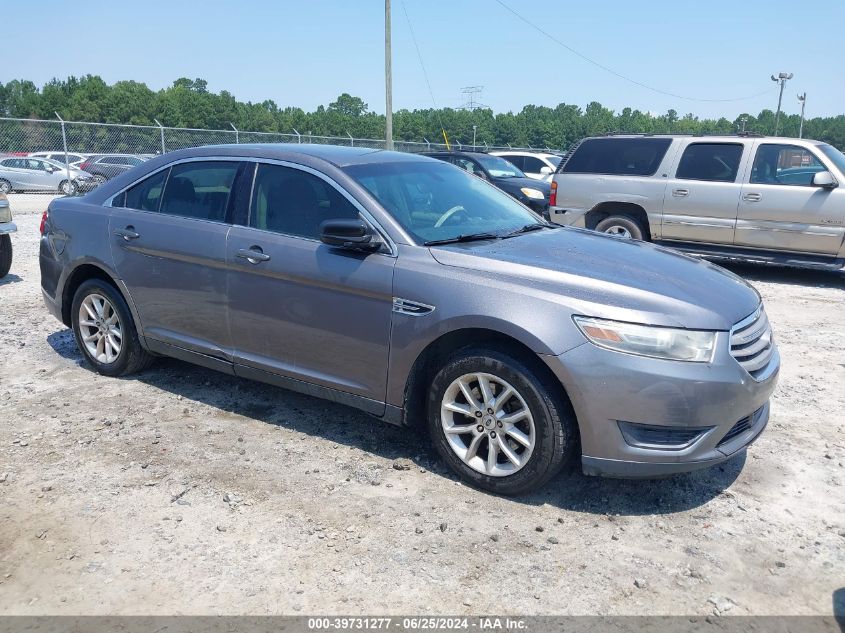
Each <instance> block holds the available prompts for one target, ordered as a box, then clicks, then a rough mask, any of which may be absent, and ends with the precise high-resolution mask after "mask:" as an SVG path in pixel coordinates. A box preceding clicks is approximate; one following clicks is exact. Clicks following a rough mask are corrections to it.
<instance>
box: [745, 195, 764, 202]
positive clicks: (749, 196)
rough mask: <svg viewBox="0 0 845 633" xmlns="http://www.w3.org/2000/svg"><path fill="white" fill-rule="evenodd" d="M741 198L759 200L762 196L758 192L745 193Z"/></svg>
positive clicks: (751, 200) (752, 200) (749, 200)
mask: <svg viewBox="0 0 845 633" xmlns="http://www.w3.org/2000/svg"><path fill="white" fill-rule="evenodd" d="M742 199H743V200H745V201H746V202H760V200H762V199H763V196H762V195H761V194H759V193H746V194H744V195H743V196H742Z"/></svg>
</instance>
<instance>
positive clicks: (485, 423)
mask: <svg viewBox="0 0 845 633" xmlns="http://www.w3.org/2000/svg"><path fill="white" fill-rule="evenodd" d="M440 422H441V425H442V428H443V432H444V433H445V435H446V440H447V442H448V444H449V446H450V447H451V449H452V450H453V451H454V453H455V454H456V455H457V456H458V457H459V458H460V459H461V460H462V461H463V462H464V463H465V464H466V465H467V466H469V467H470V468H472V469H473V470H475V471H477V472H479V473H482V474H484V475H489V476H491V477H506V476H508V475H512V474H514V473H515V472H517V471H518V470H520V469H521V468H523V467H524V466H525V465H526V464H527V463H528V460H529V459H530V458H531V454H532V453H533V452H534V444H535V440H536V431H535V427H534V417H533V416H532V415H531V411H530V409H529V408H528V405H527V404H526V402H525V399H524V398H523V397H522V396H521V395H520V394H519V392H518V391H517V390H516V389H515V388H514V387H513V386H512V385H511V384H509V383H508V382H507V381H505V380H503V379H501V378H499V377H498V376H494V375H492V374H486V373H473V374H465V375H463V376H460V377H459V378H456V379H455V380H454V381H452V383H451V384H450V385H449V387H448V388H447V389H446V391H445V393H444V394H443V399H442V401H441V406H440Z"/></svg>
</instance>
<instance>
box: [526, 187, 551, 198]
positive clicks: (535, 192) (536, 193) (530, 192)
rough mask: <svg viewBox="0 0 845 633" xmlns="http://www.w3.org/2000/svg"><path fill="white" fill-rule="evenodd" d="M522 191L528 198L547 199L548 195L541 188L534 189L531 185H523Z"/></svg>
mask: <svg viewBox="0 0 845 633" xmlns="http://www.w3.org/2000/svg"><path fill="white" fill-rule="evenodd" d="M520 191H521V192H522V193H523V195H525V197H526V198H531V199H532V200H545V199H546V196H544V195H543V192H542V191H540V190H539V189H532V188H531V187H523V188H522V189H520Z"/></svg>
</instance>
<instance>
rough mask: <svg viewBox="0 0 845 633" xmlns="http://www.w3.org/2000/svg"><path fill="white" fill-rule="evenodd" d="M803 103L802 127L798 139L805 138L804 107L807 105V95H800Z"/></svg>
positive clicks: (799, 129)
mask: <svg viewBox="0 0 845 633" xmlns="http://www.w3.org/2000/svg"><path fill="white" fill-rule="evenodd" d="M798 101H800V102H801V127H799V128H798V138H804V106H805V105H807V93H806V92H805V93H803V94H800V95H798Z"/></svg>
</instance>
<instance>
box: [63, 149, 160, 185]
mask: <svg viewBox="0 0 845 633" xmlns="http://www.w3.org/2000/svg"><path fill="white" fill-rule="evenodd" d="M144 161H145V159H144V158H141V157H139V156H135V155H133V154H92V155H91V156H89V157H88V160H86V161H85V162H84V163H82V164H81V165H80V166H79V169H81V170H82V171H87V172H88V173H89V174H91V175H92V176H93V177H94V182H96V183H97V184H102V183H104V182H106V181H107V180H111V179H112V178H114V177H115V176H118V175H120V174H122V173H123V172H126V171H129V170H130V169H132V168H133V167H137V166H138V165H143V164H144Z"/></svg>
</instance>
